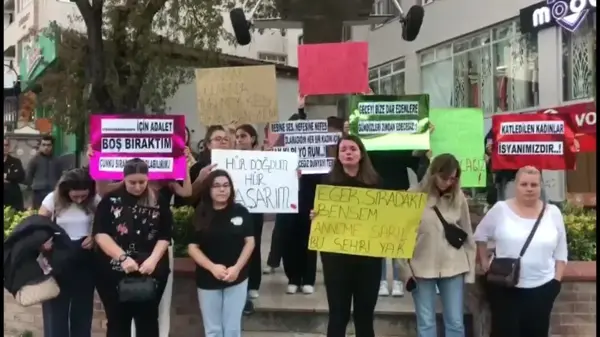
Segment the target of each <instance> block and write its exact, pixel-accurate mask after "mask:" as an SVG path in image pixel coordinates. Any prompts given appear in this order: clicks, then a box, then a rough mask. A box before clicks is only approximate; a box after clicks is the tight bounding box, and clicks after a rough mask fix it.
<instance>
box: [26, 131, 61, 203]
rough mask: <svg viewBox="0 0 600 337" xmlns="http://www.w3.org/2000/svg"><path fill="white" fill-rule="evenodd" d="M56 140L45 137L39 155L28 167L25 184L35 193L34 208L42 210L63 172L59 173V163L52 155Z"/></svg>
mask: <svg viewBox="0 0 600 337" xmlns="http://www.w3.org/2000/svg"><path fill="white" fill-rule="evenodd" d="M53 146H54V139H53V138H52V136H44V137H42V140H41V141H40V145H39V149H38V154H37V155H36V156H35V157H33V158H32V159H31V161H30V162H29V165H28V166H27V172H26V173H27V175H26V177H25V184H26V185H27V186H29V187H31V189H32V191H33V208H34V209H38V208H40V206H41V204H42V201H43V200H44V198H45V197H46V195H48V194H49V193H50V192H52V190H54V186H55V185H56V183H57V181H58V178H59V177H60V174H61V172H58V171H59V169H58V162H57V160H56V158H54V155H53V154H52V150H53Z"/></svg>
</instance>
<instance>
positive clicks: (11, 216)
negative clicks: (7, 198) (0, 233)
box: [4, 206, 37, 238]
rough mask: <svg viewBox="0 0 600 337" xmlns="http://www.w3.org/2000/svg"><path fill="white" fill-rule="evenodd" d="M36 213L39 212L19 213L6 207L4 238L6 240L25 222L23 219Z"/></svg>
mask: <svg viewBox="0 0 600 337" xmlns="http://www.w3.org/2000/svg"><path fill="white" fill-rule="evenodd" d="M35 213H37V212H36V211H33V210H27V211H24V212H17V211H15V210H14V209H12V208H10V207H8V206H6V207H4V238H6V237H7V236H8V235H9V234H10V233H11V232H12V231H13V229H14V228H15V227H16V226H17V225H18V224H19V223H21V221H23V219H25V218H26V217H28V216H30V215H33V214H35Z"/></svg>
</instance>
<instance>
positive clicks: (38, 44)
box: [19, 33, 57, 90]
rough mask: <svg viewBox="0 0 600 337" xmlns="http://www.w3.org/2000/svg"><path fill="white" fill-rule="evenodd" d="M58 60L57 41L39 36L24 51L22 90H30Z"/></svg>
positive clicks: (21, 67)
mask: <svg viewBox="0 0 600 337" xmlns="http://www.w3.org/2000/svg"><path fill="white" fill-rule="evenodd" d="M56 58H57V53H56V41H55V40H54V39H53V38H51V37H49V36H46V35H45V34H43V33H42V34H40V35H38V36H37V37H36V38H35V39H34V40H33V42H32V43H31V45H30V46H29V47H28V48H25V49H24V52H23V55H22V57H21V61H20V62H19V70H20V71H19V73H20V76H21V82H22V89H23V90H27V89H29V87H30V86H31V85H32V84H33V82H35V80H36V79H37V78H38V77H40V75H42V73H43V72H44V71H45V70H46V68H48V66H50V64H52V63H53V62H54V61H55V60H56Z"/></svg>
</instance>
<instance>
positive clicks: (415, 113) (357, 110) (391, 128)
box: [348, 95, 429, 151]
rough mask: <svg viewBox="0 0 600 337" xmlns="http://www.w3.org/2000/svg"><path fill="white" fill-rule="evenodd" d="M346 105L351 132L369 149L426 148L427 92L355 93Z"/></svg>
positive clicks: (427, 121) (427, 146) (427, 137)
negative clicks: (347, 106) (411, 93)
mask: <svg viewBox="0 0 600 337" xmlns="http://www.w3.org/2000/svg"><path fill="white" fill-rule="evenodd" d="M349 107H350V112H349V117H348V123H349V124H350V133H351V134H353V135H358V136H359V137H360V138H361V139H362V141H363V143H364V144H365V147H366V148H367V150H368V151H388V150H428V149H429V95H406V96H390V95H356V96H352V97H351V98H350V105H349Z"/></svg>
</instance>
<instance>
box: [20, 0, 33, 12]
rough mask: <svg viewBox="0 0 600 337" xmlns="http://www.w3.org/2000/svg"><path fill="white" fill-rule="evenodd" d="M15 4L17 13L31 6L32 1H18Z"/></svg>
mask: <svg viewBox="0 0 600 337" xmlns="http://www.w3.org/2000/svg"><path fill="white" fill-rule="evenodd" d="M17 3H18V4H19V6H18V7H17V8H18V12H20V11H22V10H24V9H26V8H27V7H28V6H29V5H31V4H32V3H33V0H18V1H17Z"/></svg>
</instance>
